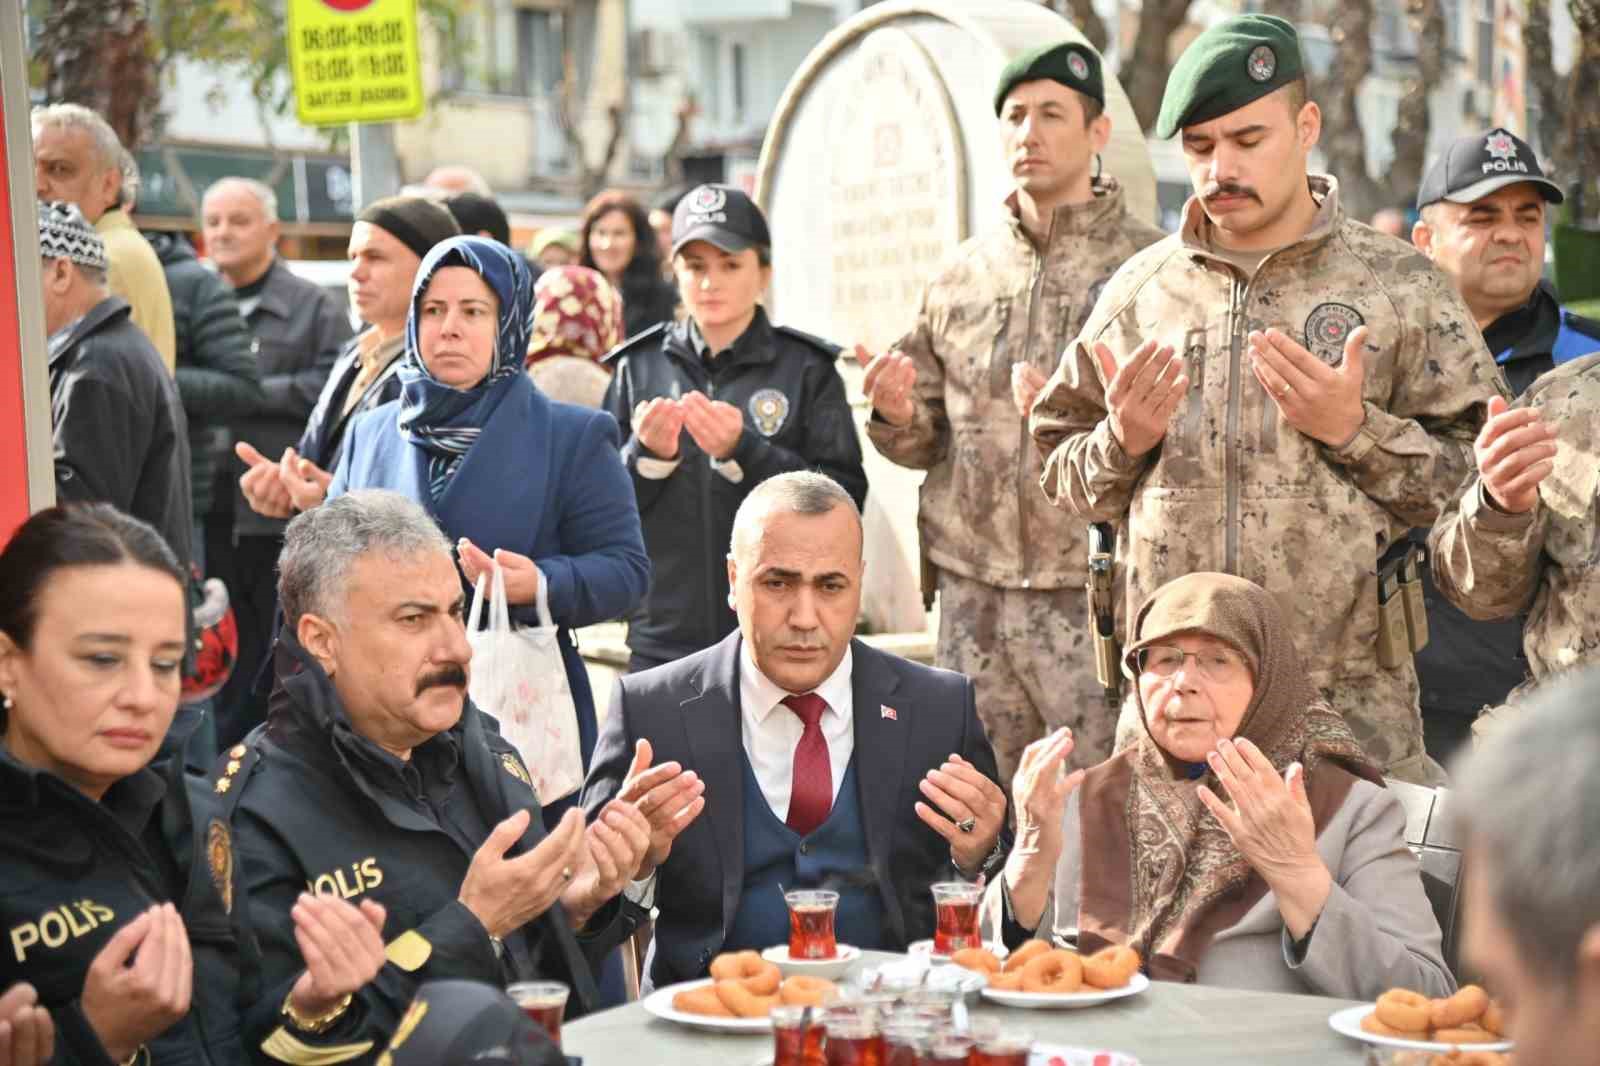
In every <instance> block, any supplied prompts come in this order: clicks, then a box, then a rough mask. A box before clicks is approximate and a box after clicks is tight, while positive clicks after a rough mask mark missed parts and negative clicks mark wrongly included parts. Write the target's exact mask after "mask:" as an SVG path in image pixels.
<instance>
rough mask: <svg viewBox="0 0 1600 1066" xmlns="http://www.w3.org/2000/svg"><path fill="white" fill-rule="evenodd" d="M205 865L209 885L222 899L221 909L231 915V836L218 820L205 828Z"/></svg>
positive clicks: (212, 821)
mask: <svg viewBox="0 0 1600 1066" xmlns="http://www.w3.org/2000/svg"><path fill="white" fill-rule="evenodd" d="M206 865H207V866H209V867H210V868H211V883H212V884H213V885H216V886H217V895H219V896H221V897H222V909H223V911H224V912H225V913H228V914H232V913H233V836H232V835H231V834H230V833H229V832H228V827H227V826H226V825H225V824H223V822H222V820H221V819H220V818H213V819H211V824H210V825H209V826H207V827H206Z"/></svg>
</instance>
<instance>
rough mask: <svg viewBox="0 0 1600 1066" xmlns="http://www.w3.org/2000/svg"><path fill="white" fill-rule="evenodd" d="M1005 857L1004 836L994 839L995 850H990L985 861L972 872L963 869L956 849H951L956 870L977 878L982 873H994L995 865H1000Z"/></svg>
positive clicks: (951, 860)
mask: <svg viewBox="0 0 1600 1066" xmlns="http://www.w3.org/2000/svg"><path fill="white" fill-rule="evenodd" d="M1005 857H1006V848H1005V840H1004V838H1003V837H996V838H995V841H994V850H993V851H991V852H989V854H988V855H986V856H984V859H983V861H982V862H981V863H979V864H978V868H977V869H976V870H973V871H972V872H971V873H970V874H968V873H967V871H965V870H963V869H961V863H960V862H959V861H957V859H956V853H955V849H954V848H952V849H951V850H950V862H951V863H952V864H953V865H954V866H955V868H956V871H957V872H958V873H960V874H961V875H962V876H964V877H972V878H976V877H978V876H979V875H981V874H992V873H994V870H995V867H996V866H998V865H1000V863H1001V861H1002V860H1004V859H1005Z"/></svg>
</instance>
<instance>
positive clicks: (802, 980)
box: [778, 977, 839, 1007]
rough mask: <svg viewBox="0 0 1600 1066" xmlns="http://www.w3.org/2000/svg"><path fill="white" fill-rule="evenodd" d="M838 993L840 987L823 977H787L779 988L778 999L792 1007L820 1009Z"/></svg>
mask: <svg viewBox="0 0 1600 1066" xmlns="http://www.w3.org/2000/svg"><path fill="white" fill-rule="evenodd" d="M838 992H839V986H838V985H836V984H834V983H833V982H832V981H827V980H824V979H823V978H821V977H786V978H784V980H783V983H782V984H781V985H779V986H778V999H780V1000H781V1001H782V1002H783V1003H784V1004H785V1005H787V1006H790V1007H820V1006H822V1005H823V1004H824V1003H826V1002H827V1001H828V1000H830V999H832V998H833V997H834V996H835V995H837V994H838Z"/></svg>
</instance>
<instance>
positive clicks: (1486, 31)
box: [1478, 0, 1494, 85]
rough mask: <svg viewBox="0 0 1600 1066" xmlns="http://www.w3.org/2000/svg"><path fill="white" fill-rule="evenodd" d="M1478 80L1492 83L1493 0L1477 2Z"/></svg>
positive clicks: (1487, 83) (1486, 83) (1488, 83)
mask: <svg viewBox="0 0 1600 1066" xmlns="http://www.w3.org/2000/svg"><path fill="white" fill-rule="evenodd" d="M1478 80H1479V81H1480V82H1483V83H1484V84H1485V85H1493V84H1494V0H1479V4H1478Z"/></svg>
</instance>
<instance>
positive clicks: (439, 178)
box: [422, 165, 494, 196]
mask: <svg viewBox="0 0 1600 1066" xmlns="http://www.w3.org/2000/svg"><path fill="white" fill-rule="evenodd" d="M422 184H423V185H425V186H427V187H428V188H430V189H437V190H438V191H439V192H442V193H444V194H445V195H446V196H455V195H457V194H458V193H464V192H470V193H476V194H477V195H479V196H493V195H494V194H493V193H491V192H490V191H489V183H488V182H487V181H485V180H484V178H483V175H482V174H479V173H478V172H477V171H476V170H473V169H472V168H471V167H463V166H455V165H452V166H443V167H434V168H433V169H432V170H431V171H429V172H428V176H427V177H426V178H424V179H423V181H422Z"/></svg>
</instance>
